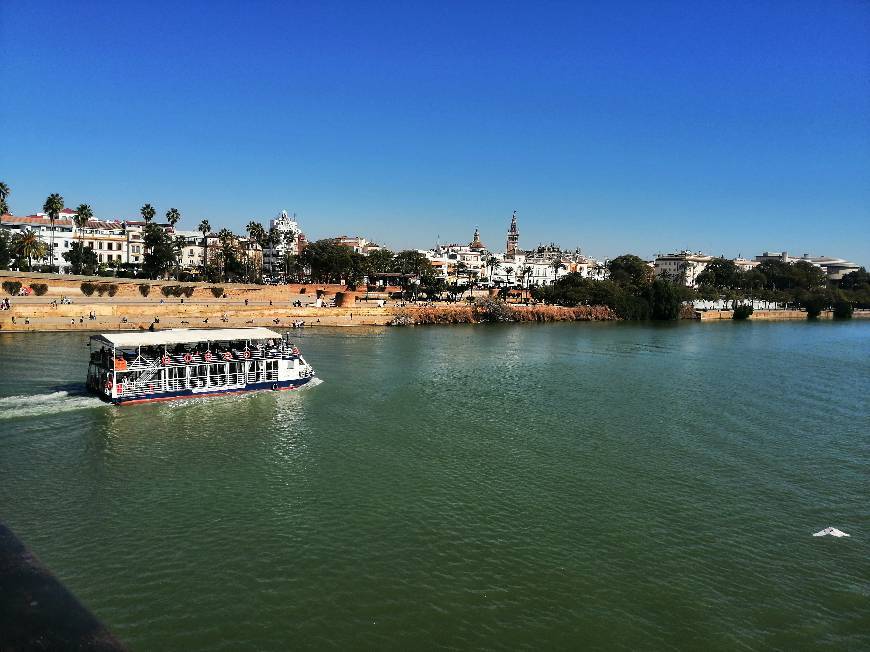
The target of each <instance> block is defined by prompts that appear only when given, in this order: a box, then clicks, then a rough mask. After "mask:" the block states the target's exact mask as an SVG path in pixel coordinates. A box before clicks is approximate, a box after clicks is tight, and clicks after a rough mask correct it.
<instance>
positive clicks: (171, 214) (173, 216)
mask: <svg viewBox="0 0 870 652" xmlns="http://www.w3.org/2000/svg"><path fill="white" fill-rule="evenodd" d="M180 219H181V212H180V211H179V210H178V209H177V208H170V209H169V210H168V211H166V221H167V222H169V226H171V227H172V228H173V229H174V228H175V225H176V224H178V221H179V220H180Z"/></svg>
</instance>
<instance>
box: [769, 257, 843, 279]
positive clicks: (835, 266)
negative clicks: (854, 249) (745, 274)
mask: <svg viewBox="0 0 870 652" xmlns="http://www.w3.org/2000/svg"><path fill="white" fill-rule="evenodd" d="M755 260H756V261H758V262H759V263H762V262H764V261H766V260H779V261H782V262H784V263H790V264H794V263H796V262H798V261H799V260H802V261H804V262H807V263H810V264H811V265H815V266H816V267H818V268H820V269H822V271H824V272H825V274H826V275H827V277H828V278H829V279H830V280H832V281H839V280H840V279H841V278H843V276H844V275H845V274H848V273H850V272H856V271H858V269H860V266H859V265H857V264H856V263H853V262H851V261H849V260H846V259H844V258H832V257H830V256H811V255H810V254H804V255H803V256H789V255H788V252H787V251H778V252H770V251H765V252H764V253H763V254H760V255H758V256H756V257H755Z"/></svg>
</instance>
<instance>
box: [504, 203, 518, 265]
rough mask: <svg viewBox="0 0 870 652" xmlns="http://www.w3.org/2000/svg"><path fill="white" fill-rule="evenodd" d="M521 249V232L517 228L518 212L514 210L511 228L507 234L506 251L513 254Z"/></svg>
mask: <svg viewBox="0 0 870 652" xmlns="http://www.w3.org/2000/svg"><path fill="white" fill-rule="evenodd" d="M519 250H520V232H519V229H517V212H516V211H514V214H513V217H511V228H510V229H508V234H507V249H506V251H505V253H507V255H509V256H510V255H513V254H515V253H517V252H518V251H519Z"/></svg>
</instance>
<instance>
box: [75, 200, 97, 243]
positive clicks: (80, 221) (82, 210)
mask: <svg viewBox="0 0 870 652" xmlns="http://www.w3.org/2000/svg"><path fill="white" fill-rule="evenodd" d="M93 217H94V211H92V210H91V207H90V206H88V205H87V204H79V205H78V208H76V215H75V217H74V218H73V222H75V225H76V228H77V229H78V230H79V233H78V236H79V240H81V238H82V233H81V231H82V229H85V228H86V227H87V226H88V222H89V221H90V220H92V219H93Z"/></svg>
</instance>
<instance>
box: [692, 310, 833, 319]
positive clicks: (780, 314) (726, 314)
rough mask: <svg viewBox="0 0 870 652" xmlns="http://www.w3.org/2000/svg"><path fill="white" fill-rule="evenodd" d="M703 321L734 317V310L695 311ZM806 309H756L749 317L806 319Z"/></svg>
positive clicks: (823, 316) (826, 313)
mask: <svg viewBox="0 0 870 652" xmlns="http://www.w3.org/2000/svg"><path fill="white" fill-rule="evenodd" d="M695 314H696V315H698V317H697V318H698V319H700V320H701V321H717V320H721V319H733V318H734V311H733V310H699V311H697V312H696V313H695ZM833 316H834V313H833V312H831V311H830V310H824V311H822V314H821V315H819V319H832V318H833ZM806 318H807V313H806V311H804V310H756V311H755V312H753V313H752V315H751V316H750V317H749V319H754V320H755V321H775V320H779V319H806Z"/></svg>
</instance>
